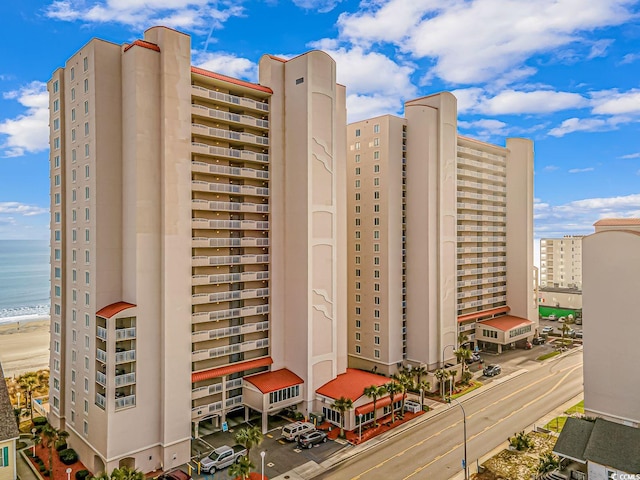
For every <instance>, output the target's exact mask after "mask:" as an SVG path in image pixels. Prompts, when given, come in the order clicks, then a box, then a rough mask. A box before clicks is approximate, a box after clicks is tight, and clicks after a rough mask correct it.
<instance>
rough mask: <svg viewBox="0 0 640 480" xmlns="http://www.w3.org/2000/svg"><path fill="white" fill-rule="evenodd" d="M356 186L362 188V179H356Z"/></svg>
mask: <svg viewBox="0 0 640 480" xmlns="http://www.w3.org/2000/svg"><path fill="white" fill-rule="evenodd" d="M356 188H360V180H356Z"/></svg>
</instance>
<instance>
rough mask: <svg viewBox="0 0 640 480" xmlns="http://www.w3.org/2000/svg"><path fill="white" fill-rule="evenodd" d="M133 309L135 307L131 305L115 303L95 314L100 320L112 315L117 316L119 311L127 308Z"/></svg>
mask: <svg viewBox="0 0 640 480" xmlns="http://www.w3.org/2000/svg"><path fill="white" fill-rule="evenodd" d="M133 307H135V305H134V304H133V303H127V302H116V303H112V304H111V305H107V306H106V307H103V308H101V309H100V310H98V311H97V312H96V315H97V316H98V317H102V318H111V317H113V316H114V315H117V314H118V313H120V312H121V311H123V310H126V309H127V308H133Z"/></svg>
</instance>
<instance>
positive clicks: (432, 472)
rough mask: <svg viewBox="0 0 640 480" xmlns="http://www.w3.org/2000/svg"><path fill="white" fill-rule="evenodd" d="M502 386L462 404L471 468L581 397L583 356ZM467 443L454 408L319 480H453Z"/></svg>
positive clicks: (553, 363)
mask: <svg viewBox="0 0 640 480" xmlns="http://www.w3.org/2000/svg"><path fill="white" fill-rule="evenodd" d="M499 382H501V379H496V380H495V381H494V386H493V388H491V389H488V390H486V391H485V392H484V393H482V394H481V395H477V396H475V397H473V398H469V399H467V400H464V401H463V402H462V404H463V406H464V409H465V410H466V413H467V459H468V461H469V463H471V462H475V459H477V458H479V457H481V456H482V455H484V454H486V453H487V452H489V451H491V450H492V449H494V448H495V447H496V446H498V445H499V444H501V443H503V442H504V441H505V440H506V439H507V437H509V436H511V435H513V433H514V432H517V431H520V430H523V429H524V428H525V427H527V426H528V425H531V424H532V423H534V422H535V421H536V420H537V419H539V418H540V417H542V416H544V415H546V414H547V413H548V412H550V411H551V410H553V409H555V408H557V407H558V406H559V405H562V404H563V403H564V402H566V401H567V400H569V399H571V398H573V397H574V396H575V395H577V394H578V393H580V392H581V391H582V351H581V350H579V351H575V352H572V353H570V354H569V355H567V356H566V357H564V358H561V359H558V360H557V361H550V362H548V363H546V364H545V365H543V366H542V367H539V368H535V369H532V370H531V371H528V372H527V373H524V374H521V375H518V376H516V377H515V378H512V379H510V380H508V381H502V383H499ZM498 383H499V384H498ZM463 443H464V442H463V421H462V411H461V409H460V407H458V406H457V405H455V404H454V405H452V406H451V407H450V408H449V409H447V410H445V411H444V412H443V413H442V414H440V415H437V416H434V417H433V418H431V419H430V420H428V421H427V422H424V423H421V424H417V425H416V426H415V427H414V428H412V429H410V430H408V431H406V432H405V433H403V434H399V435H397V436H396V437H394V438H393V439H392V440H390V441H387V442H385V443H383V444H380V445H377V446H375V447H372V448H371V449H370V450H368V451H367V452H365V453H363V454H361V455H359V456H357V457H355V458H353V459H350V460H346V461H345V462H343V463H341V464H340V465H338V466H337V467H335V468H333V469H332V470H330V471H328V472H325V473H323V474H321V475H319V476H316V477H315V478H317V479H328V480H329V479H330V480H334V479H335V480H346V479H351V480H359V479H394V480H396V479H398V480H400V479H402V480H407V479H414V480H421V479H430V480H443V479H448V478H450V477H451V476H453V475H455V474H456V473H458V472H459V471H461V459H462V458H463V456H464V455H463Z"/></svg>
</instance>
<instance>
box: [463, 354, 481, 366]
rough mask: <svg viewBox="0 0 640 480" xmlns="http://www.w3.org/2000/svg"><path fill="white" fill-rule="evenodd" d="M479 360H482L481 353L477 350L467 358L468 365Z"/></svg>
mask: <svg viewBox="0 0 640 480" xmlns="http://www.w3.org/2000/svg"><path fill="white" fill-rule="evenodd" d="M479 361H480V354H479V353H476V352H473V353H472V354H471V357H469V358H467V359H466V360H465V362H466V364H467V365H471V364H472V363H475V362H479Z"/></svg>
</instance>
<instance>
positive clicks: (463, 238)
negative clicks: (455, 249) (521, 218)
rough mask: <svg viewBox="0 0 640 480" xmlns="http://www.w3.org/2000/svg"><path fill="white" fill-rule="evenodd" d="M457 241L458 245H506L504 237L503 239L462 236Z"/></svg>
mask: <svg viewBox="0 0 640 480" xmlns="http://www.w3.org/2000/svg"><path fill="white" fill-rule="evenodd" d="M457 241H458V243H487V242H494V243H496V242H497V243H504V242H506V238H505V237H504V236H502V237H484V236H480V237H478V236H475V235H472V236H460V237H457Z"/></svg>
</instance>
